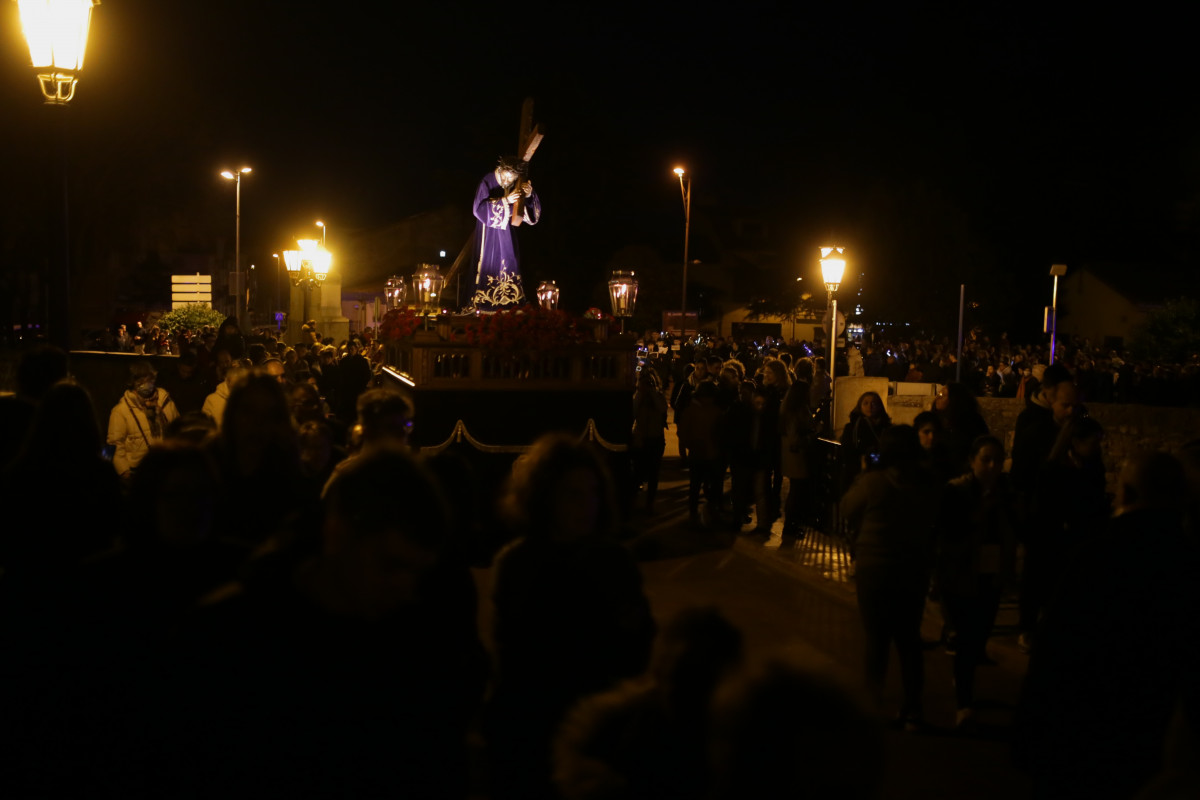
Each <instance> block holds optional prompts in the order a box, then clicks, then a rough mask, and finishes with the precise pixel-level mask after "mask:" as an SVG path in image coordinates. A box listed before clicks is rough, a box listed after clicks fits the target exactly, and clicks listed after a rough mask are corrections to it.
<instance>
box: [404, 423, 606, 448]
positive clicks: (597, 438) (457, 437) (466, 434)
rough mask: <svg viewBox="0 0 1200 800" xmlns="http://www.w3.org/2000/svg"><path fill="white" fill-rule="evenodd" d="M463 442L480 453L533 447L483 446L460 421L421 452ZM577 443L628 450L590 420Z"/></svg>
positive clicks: (512, 445)
mask: <svg viewBox="0 0 1200 800" xmlns="http://www.w3.org/2000/svg"><path fill="white" fill-rule="evenodd" d="M464 441H465V442H466V443H467V444H469V445H471V446H472V447H474V448H475V449H476V450H478V451H479V452H481V453H517V454H520V453H527V452H529V450H530V448H531V447H532V446H533V445H528V444H509V445H505V444H484V443H483V442H481V441H479V440H478V439H476V438H475V437H474V436H472V435H471V432H470V431H468V430H467V424H466V423H465V422H463V421H462V420H461V419H460V420H458V422H456V423H454V430H452V431H450V435H449V436H447V437H446V441H444V442H442V443H441V444H435V445H430V446H428V447H422V448H421V452H422V453H430V454H433V455H436V454H438V453H440V452H442V451H443V450H445V449H446V448H448V447H450V446H451V445H455V444H461V443H462V442H464ZM579 441H581V442H583V441H588V442H595V443H596V444H598V445H600V446H601V447H603V448H604V449H605V450H609V451H611V452H613V453H624V452H626V451H628V450H629V446H628V445H624V444H614V443H613V442H610V441H608V440H606V439H605V438H604V437H603V436H601V435H600V432H599V431H598V430H597V429H596V420H594V419H591V418H589V419H588V421H587V426H585V427H584V429H583V433H582V434H580V435H579Z"/></svg>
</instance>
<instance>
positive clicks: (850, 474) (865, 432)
mask: <svg viewBox="0 0 1200 800" xmlns="http://www.w3.org/2000/svg"><path fill="white" fill-rule="evenodd" d="M891 424H892V418H891V417H889V416H888V414H887V411H885V410H884V405H883V398H882V397H880V396H879V393H878V392H863V393H862V394H861V395H859V398H858V402H857V403H855V404H854V408H853V409H852V410H851V411H850V421H849V422H847V423H846V426H845V427H844V428H843V429H842V439H841V442H842V448H841V459H842V467H843V474H842V480H843V484H844V485H849V484H850V482H851V481H852V480H853V479H854V476H855V475H857V474H858V473H859V472H860V471H861V470H862V469H864V468H865V467H866V466H867V465H868V462H869V461H870V460H871V459H872V457H874V456H878V454H879V447H880V442H881V440H882V436H883V432H884V431H885V430H887V428H888V427H889V426H890V425H891Z"/></svg>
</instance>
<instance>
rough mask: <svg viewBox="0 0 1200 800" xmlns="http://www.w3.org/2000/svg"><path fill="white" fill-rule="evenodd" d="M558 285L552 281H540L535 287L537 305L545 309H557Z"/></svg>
mask: <svg viewBox="0 0 1200 800" xmlns="http://www.w3.org/2000/svg"><path fill="white" fill-rule="evenodd" d="M558 294H559V292H558V286H557V285H556V284H555V283H554V281H542V282H541V284H539V285H538V288H537V299H538V305H539V306H541V307H542V308H543V309H544V310H546V311H555V310H557V309H558Z"/></svg>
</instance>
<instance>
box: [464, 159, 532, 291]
mask: <svg viewBox="0 0 1200 800" xmlns="http://www.w3.org/2000/svg"><path fill="white" fill-rule="evenodd" d="M507 194H509V191H508V190H506V189H504V187H502V186H501V185H500V181H499V180H498V179H497V178H496V172H495V171H492V172H489V173H488V174H487V175H484V176H483V180H481V181H480V182H479V189H478V190H477V191H476V192H475V219H476V224H475V251H476V259H477V260H476V267H475V295H474V296H473V297H472V298H471V305H473V306H474V307H475V308H477V309H479V310H482V311H497V310H500V309H504V308H517V307H519V306H522V305H524V304H525V291H524V289H522V288H521V268H520V263H519V259H518V255H517V241H516V234H515V232H514V231H513V230H512V228H511V227H510V226H509V223H510V222H511V220H512V206H511V205H509V204H508V202H507V201H506V200H505V199H504V198H505V196H506V195H507ZM523 208H524V213H523V214H522V216H521V224H523V225H536V224H537V222H538V219H540V218H541V216H542V203H541V201H540V200H538V196H537V192H536V191H535V192H533V193H531V194H530V195H529V196H528V197H526V198H525V201H524V203H523Z"/></svg>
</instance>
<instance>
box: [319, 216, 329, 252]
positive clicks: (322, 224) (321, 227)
mask: <svg viewBox="0 0 1200 800" xmlns="http://www.w3.org/2000/svg"><path fill="white" fill-rule="evenodd" d="M317 227H318V228H320V229H321V247H324V246H325V234H327V233H328V232H329V228H327V227H325V223H324V222H321V220H317Z"/></svg>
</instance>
